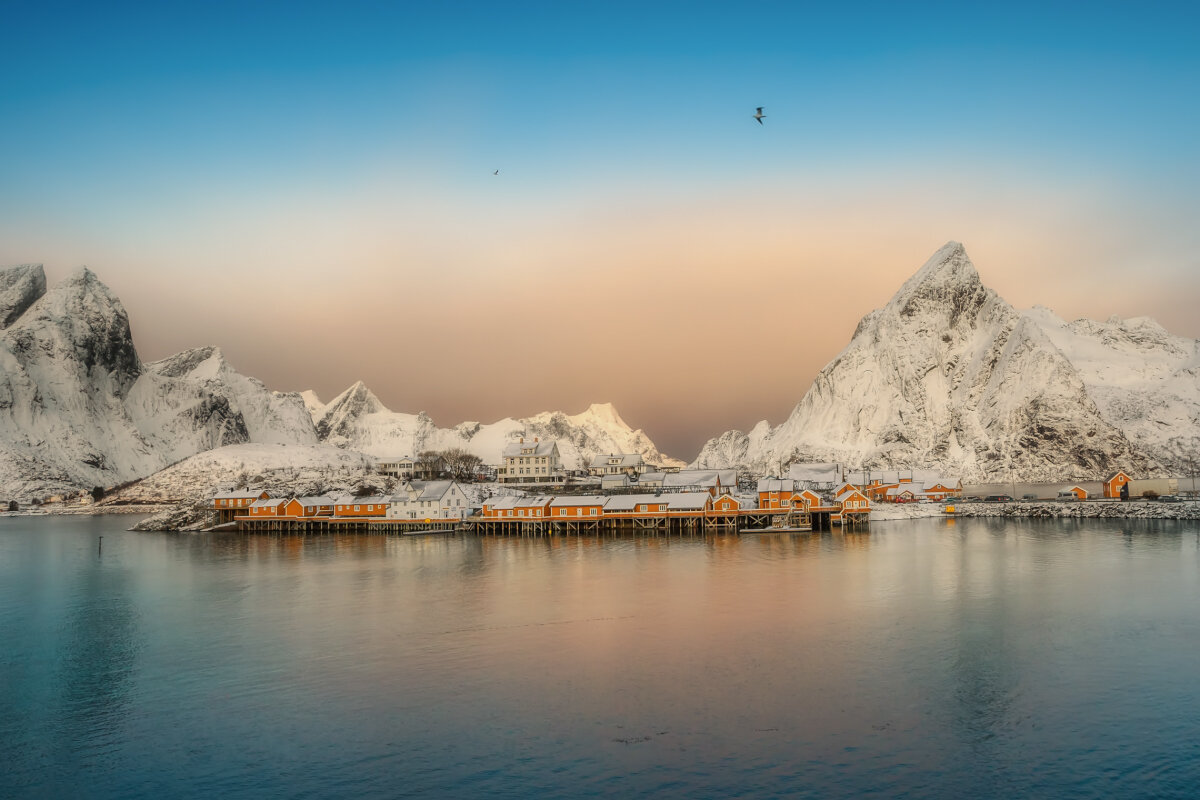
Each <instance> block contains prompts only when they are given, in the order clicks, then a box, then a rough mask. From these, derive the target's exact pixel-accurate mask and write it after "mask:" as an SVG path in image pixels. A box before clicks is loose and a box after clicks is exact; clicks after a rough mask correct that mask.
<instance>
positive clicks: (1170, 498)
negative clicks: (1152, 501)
mask: <svg viewBox="0 0 1200 800" xmlns="http://www.w3.org/2000/svg"><path fill="white" fill-rule="evenodd" d="M1158 502H1160V503H1182V502H1183V498H1182V497H1180V496H1179V495H1177V494H1162V495H1159V496H1158Z"/></svg>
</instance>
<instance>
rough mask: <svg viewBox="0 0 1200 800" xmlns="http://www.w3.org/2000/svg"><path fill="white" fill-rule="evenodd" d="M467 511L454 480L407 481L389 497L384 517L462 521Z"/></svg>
mask: <svg viewBox="0 0 1200 800" xmlns="http://www.w3.org/2000/svg"><path fill="white" fill-rule="evenodd" d="M470 510H471V504H470V501H469V500H468V499H467V493H466V492H464V491H463V488H462V486H460V485H459V484H458V481H409V482H407V483H404V484H402V485H401V486H400V487H398V488H397V489H396V491H395V493H394V494H393V495H392V496H391V498H389V501H388V508H387V518H388V519H397V520H427V519H428V520H434V519H439V520H441V519H464V518H465V517H467V516H468V514H469V513H470Z"/></svg>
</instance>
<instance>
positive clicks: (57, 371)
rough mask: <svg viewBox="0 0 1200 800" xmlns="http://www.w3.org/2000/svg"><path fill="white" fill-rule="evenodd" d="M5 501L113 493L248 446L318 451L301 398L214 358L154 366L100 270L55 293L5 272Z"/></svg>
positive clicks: (190, 355) (24, 271) (197, 355)
mask: <svg viewBox="0 0 1200 800" xmlns="http://www.w3.org/2000/svg"><path fill="white" fill-rule="evenodd" d="M0 319H5V320H7V324H6V326H5V328H4V330H2V331H0V492H3V496H4V497H5V498H6V499H7V498H18V499H20V498H27V497H38V496H44V495H47V494H52V493H56V492H60V491H70V490H76V489H86V488H90V487H92V486H112V485H114V484H117V483H121V482H124V481H128V480H132V479H135V478H140V477H144V476H146V475H149V474H151V473H153V472H155V471H157V470H159V469H161V468H163V467H164V466H166V465H167V464H170V463H173V462H174V461H178V460H179V459H181V458H186V457H188V456H191V455H193V454H195V453H198V452H201V451H204V450H208V449H211V448H214V447H220V446H223V445H227V444H236V443H239V442H247V441H266V442H280V443H299V444H312V443H315V441H316V432H315V430H314V429H313V426H312V421H311V419H310V418H309V416H308V413H307V412H306V411H305V409H304V403H303V401H302V400H301V399H300V397H299V395H290V396H289V395H280V394H277V393H274V392H270V391H268V390H267V389H266V388H265V387H264V386H263V385H262V384H261V383H259V382H258V381H255V380H253V379H251V378H246V377H244V376H241V375H238V374H237V373H236V372H234V371H233V370H232V369H231V368H230V367H229V365H228V364H227V363H225V361H224V359H223V358H221V356H220V352H219V351H217V350H215V349H213V348H206V349H203V350H197V351H188V352H187V353H181V354H180V355H178V356H174V357H172V358H170V359H166V360H164V361H162V362H157V363H154V364H143V363H142V362H141V359H140V358H139V357H138V353H137V350H136V348H135V347H134V344H133V338H132V335H131V333H130V326H129V317H128V315H127V314H126V312H125V309H124V307H123V306H122V305H121V302H120V300H118V299H117V297H116V296H115V295H113V294H112V292H111V291H110V290H109V289H108V287H106V286H105V285H104V284H103V283H101V282H100V280H99V279H98V278H97V277H96V276H95V275H94V274H93V273H92V272H91V271H89V270H87V269H80V270H78V271H76V272H74V273H73V274H71V275H70V276H69V277H68V278H67V279H66V280H64V281H63V282H62V283H61V284H59V285H58V286H55V287H54V288H52V289H50V290H49V291H46V290H45V274H44V273H43V271H42V268H41V266H40V265H23V266H19V267H14V268H11V269H8V270H3V271H0Z"/></svg>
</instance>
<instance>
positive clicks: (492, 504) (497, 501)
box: [483, 494, 527, 511]
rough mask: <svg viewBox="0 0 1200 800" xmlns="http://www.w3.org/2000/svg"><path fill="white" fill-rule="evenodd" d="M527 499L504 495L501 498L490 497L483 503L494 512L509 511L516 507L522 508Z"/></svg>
mask: <svg viewBox="0 0 1200 800" xmlns="http://www.w3.org/2000/svg"><path fill="white" fill-rule="evenodd" d="M526 499H527V498H524V497H521V496H519V495H515V494H506V495H504V496H502V497H491V498H489V499H487V500H485V501H484V503H483V504H484V505H485V506H487V507H488V508H490V509H493V510H495V511H511V510H512V509H514V508H516V507H517V506H518V505H520V506H524V505H525V502H524V501H525V500H526Z"/></svg>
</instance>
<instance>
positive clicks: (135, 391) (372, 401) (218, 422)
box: [0, 264, 679, 499]
mask: <svg viewBox="0 0 1200 800" xmlns="http://www.w3.org/2000/svg"><path fill="white" fill-rule="evenodd" d="M522 431H530V432H531V434H530V435H538V433H537V432H545V435H550V432H553V434H554V435H556V436H558V437H560V439H561V442H560V447H561V448H562V450H563V455H564V458H565V460H566V461H567V463H568V465H569V466H573V465H575V464H577V463H580V462H582V461H583V460H584V459H587V458H590V457H591V456H592V455H594V454H595V453H599V452H608V451H609V450H610V449H623V448H636V449H635V450H628V449H625V450H623V451H624V452H641V453H643V454H644V455H646V456H647V458H648V459H650V460H656V459H658V460H657V461H656V463H673V460H671V459H668V458H667V457H665V456H661V454H659V453H658V450H657V448H655V447H654V444H653V442H651V441H650V440H649V438H648V437H646V435H645V434H644V433H643V432H641V431H633V430H631V429H630V428H629V426H628V425H626V424H625V423H624V421H623V420H621V419H620V416H619V415H618V414H617V413H616V411H615V410H614V409H612V408H611V406H593V407H592V409H589V411H587V412H584V413H583V414H581V415H576V416H574V417H572V416H567V415H565V414H562V413H560V412H547V413H544V414H539V415H537V416H535V417H532V418H530V419H528V420H510V419H505V420H501V421H500V422H497V423H492V424H491V425H481V424H480V423H477V422H468V423H463V424H461V425H458V426H456V427H454V428H449V429H441V428H438V427H437V426H436V425H434V424H433V421H432V420H431V419H430V418H429V417H428V415H426V414H424V413H421V414H399V413H395V412H391V411H389V410H388V409H386V408H385V407H384V405H383V404H382V403H381V402H379V400H378V398H376V397H375V396H374V395H373V394H372V393H371V392H370V391H369V390H367V389H366V387H365V386H363V385H362V384H361V383H358V384H355V386H352V387H350V389H348V390H347V391H346V392H343V394H342V395H341V396H339V397H338V398H337V399H336V400H335V401H334V402H333V403H330V404H328V405H325V404H323V403H321V402H320V400H319V399H318V398H317V397H316V395H315V394H313V393H311V392H306V393H304V394H300V393H296V392H274V391H271V390H269V389H268V388H267V387H266V386H265V385H264V384H263V383H262V382H261V381H259V380H257V379H255V378H251V377H247V376H245V375H242V374H240V373H238V372H237V371H236V370H235V369H234V368H233V367H232V366H231V365H230V364H229V362H228V361H227V360H226V359H225V356H224V354H223V353H222V352H221V350H220V348H217V347H201V348H195V349H192V350H186V351H184V352H182V353H177V354H176V355H173V356H170V357H168V358H164V359H162V360H161V361H155V362H151V363H144V362H143V361H142V360H141V358H140V357H139V356H138V353H137V350H136V348H135V347H134V344H133V338H132V334H131V332H130V325H129V317H128V314H127V313H126V311H125V308H124V307H123V306H122V304H121V301H120V300H119V299H118V298H117V297H116V296H115V295H114V294H113V293H112V292H111V291H110V290H109V289H108V287H107V286H105V285H104V284H103V283H102V282H101V281H100V280H99V279H98V278H97V277H96V276H95V274H93V273H92V272H91V271H90V270H88V269H87V268H80V269H78V270H76V271H75V272H73V273H71V274H70V275H69V276H68V277H67V278H66V279H65V280H64V281H62V282H61V283H60V284H58V285H57V286H54V287H53V288H50V289H47V287H46V276H45V272H44V271H43V269H42V266H41V265H40V264H23V265H19V266H16V267H11V268H7V269H0V498H4V499H12V498H18V499H27V498H34V497H42V496H47V495H51V494H57V493H61V492H70V491H75V490H80V489H90V488H92V487H93V486H102V487H110V486H113V485H116V484H120V483H125V482H128V481H131V480H135V479H141V478H145V477H146V476H148V475H151V474H153V473H156V472H157V471H159V470H162V469H163V468H165V467H167V466H168V465H170V464H174V463H176V462H180V461H182V460H184V459H188V458H189V457H192V456H195V455H196V454H198V453H204V452H207V451H210V450H214V449H216V448H222V447H226V446H229V445H239V444H248V443H255V444H259V445H280V446H284V445H292V446H296V445H300V446H305V447H313V446H315V445H317V444H319V443H322V442H327V443H328V444H333V445H337V446H339V447H341V448H343V449H350V450H355V451H361V453H368V454H371V455H387V456H398V455H408V454H410V453H411V454H413V455H415V454H416V452H419V451H420V450H422V449H430V448H434V449H445V448H448V447H464V448H466V449H469V450H471V451H472V452H475V453H477V454H478V455H479V456H480V457H481V458H483V459H484V460H485V462H487V463H495V462H497V461H498V460H499V457H500V452H501V450H502V449H503V446H504V444H505V443H506V442H507V440H508V439H510V438H514V436H520V435H522V433H521V432H522ZM535 431H536V432H535ZM262 452H264V453H267V454H270V453H277V452H280V451H278V450H271V449H269V448H268V449H266V450H264V451H262ZM313 452H315V453H320V452H327V451H324V450H315V451H313ZM331 463H332V462H331ZM674 463H679V462H674Z"/></svg>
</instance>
